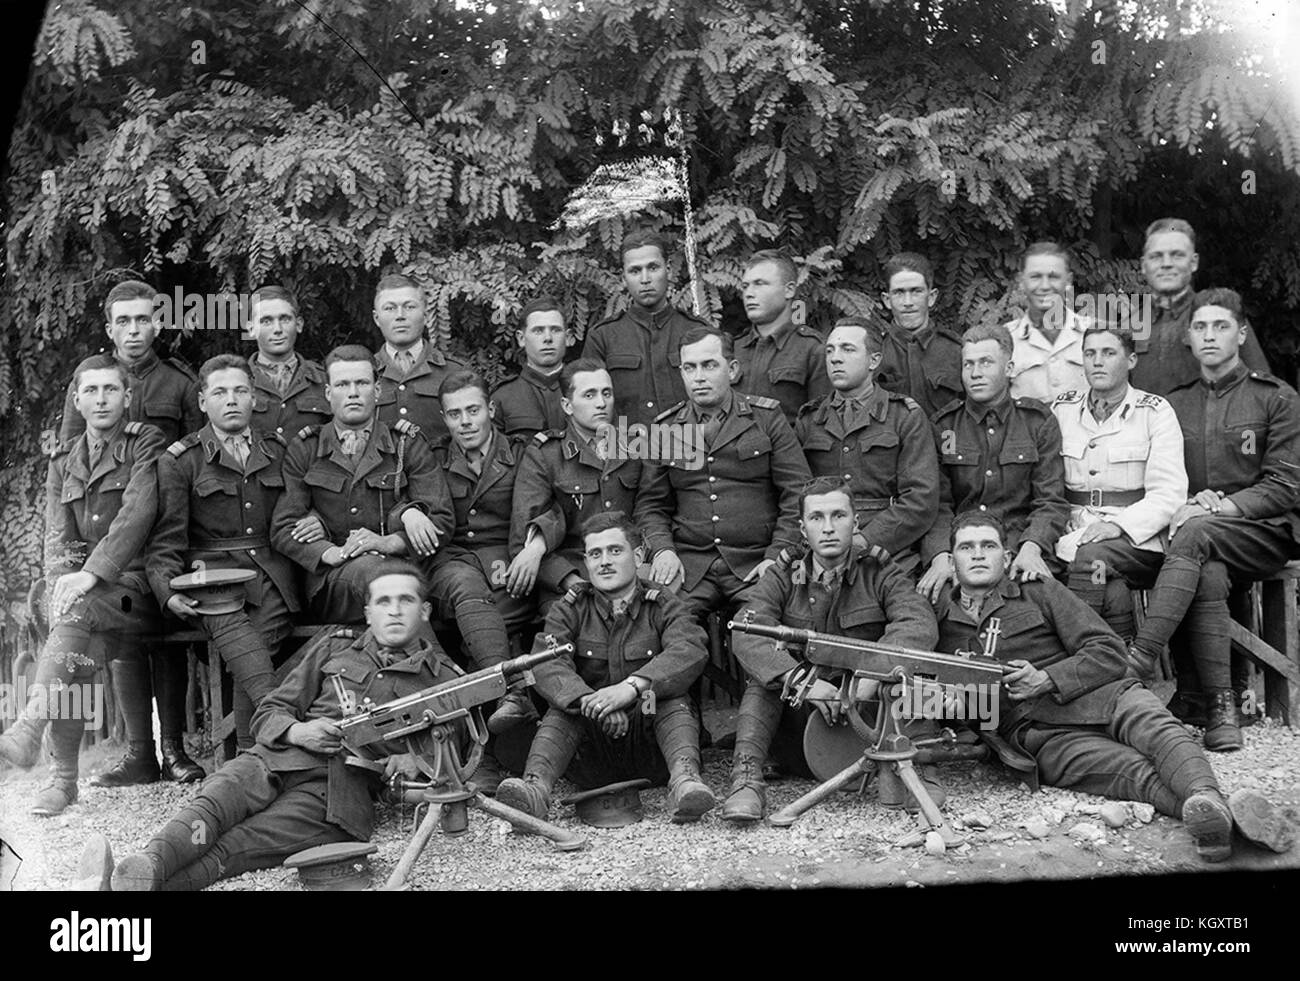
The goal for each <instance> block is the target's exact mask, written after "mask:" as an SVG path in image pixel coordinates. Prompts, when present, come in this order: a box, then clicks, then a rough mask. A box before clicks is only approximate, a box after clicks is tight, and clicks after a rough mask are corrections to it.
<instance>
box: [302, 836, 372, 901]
mask: <svg viewBox="0 0 1300 981" xmlns="http://www.w3.org/2000/svg"><path fill="white" fill-rule="evenodd" d="M377 851H379V846H378V845H373V844H371V843H370V842H368V841H339V842H334V843H332V844H329V845H317V846H316V847H315V848H308V849H307V850H305V851H301V852H296V853H294V854H293V855H290V856H289V857H288V858H286V859H285V860H284V867H285V868H287V869H297V870H298V878H299V879H300V880H301V881H302V884H303V888H304V889H310V890H312V891H313V892H360V891H361V890H363V889H366V888H368V887H369V886H370V873H371V869H370V856H371V855H373V854H374V853H375V852H377Z"/></svg>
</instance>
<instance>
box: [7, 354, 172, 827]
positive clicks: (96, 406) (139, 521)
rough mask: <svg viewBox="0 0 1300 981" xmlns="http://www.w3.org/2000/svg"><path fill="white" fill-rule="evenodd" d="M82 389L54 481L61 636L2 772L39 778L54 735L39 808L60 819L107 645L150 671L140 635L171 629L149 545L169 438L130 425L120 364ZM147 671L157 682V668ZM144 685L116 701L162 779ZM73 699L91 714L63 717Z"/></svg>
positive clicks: (140, 754) (52, 543)
mask: <svg viewBox="0 0 1300 981" xmlns="http://www.w3.org/2000/svg"><path fill="white" fill-rule="evenodd" d="M72 388H73V406H74V407H75V409H76V411H77V412H79V413H80V414H81V417H82V419H83V426H84V428H83V429H82V431H81V435H79V436H74V437H73V438H71V439H67V440H64V441H63V442H61V443H60V444H59V446H58V448H57V449H56V450H55V451H54V454H53V457H52V458H51V460H50V469H49V476H48V478H47V479H46V482H45V502H46V504H45V529H46V535H45V571H46V578H47V580H48V582H49V583H50V610H49V617H50V635H49V638H48V639H47V640H46V642H45V647H44V649H43V650H42V652H41V657H40V661H39V662H38V664H37V668H36V681H35V684H34V685H33V687H32V691H31V694H30V695H29V697H28V701H27V704H26V706H24V709H23V714H22V715H21V716H19V718H18V721H17V722H15V723H14V724H13V725H12V726H10V728H9V731H8V732H6V733H5V734H4V735H2V736H0V762H7V763H10V764H12V765H14V766H18V767H22V768H27V767H30V766H32V765H34V764H35V763H36V760H37V758H38V757H39V755H40V750H41V734H42V733H43V732H44V731H45V728H46V725H47V724H48V725H49V729H50V733H49V735H50V738H49V747H50V757H51V761H50V783H49V785H48V786H47V787H45V788H44V789H43V790H42V791H41V792H40V794H39V795H38V796H37V798H36V801H35V803H34V804H33V805H32V813H33V814H36V815H39V816H41V817H50V816H52V815H55V814H59V813H60V812H62V811H63V810H64V809H65V808H67V807H68V805H69V804H72V803H73V802H74V801H75V800H76V799H77V757H78V754H79V752H80V749H81V737H82V735H83V734H84V733H85V731H86V730H87V729H88V728H93V727H94V725H95V724H96V723H97V722H98V720H97V719H94V718H85V717H84V716H85V715H86V709H87V708H90V710H91V711H93V706H94V705H95V704H96V702H95V701H94V700H92V699H91V698H90V697H89V695H88V693H90V692H91V691H92V684H93V681H94V675H95V671H96V669H97V668H102V667H103V656H102V651H103V647H102V646H101V645H99V644H97V643H95V641H96V640H97V639H102V641H103V642H104V646H106V647H107V648H108V650H109V653H108V659H109V660H114V661H116V662H117V663H118V664H119V665H120V664H122V663H125V662H127V661H128V660H130V661H132V662H133V663H142V658H143V657H144V655H143V654H142V652H141V650H140V640H139V638H140V635H141V634H149V633H157V632H158V630H159V629H160V626H161V622H160V619H159V616H158V607H157V605H156V604H155V603H154V601H153V597H152V596H150V595H149V586H148V583H147V581H146V578H145V570H144V545H145V541H146V539H147V537H148V534H149V527H150V525H152V524H153V519H154V512H155V510H156V508H157V503H158V496H157V495H158V485H157V477H156V473H155V470H154V462H155V461H156V460H157V458H158V454H159V453H161V452H162V449H163V446H164V445H166V444H165V438H164V437H163V434H162V432H161V431H160V430H158V429H156V428H155V427H153V426H151V425H149V424H147V423H142V422H127V421H126V420H125V413H126V410H127V408H128V406H129V405H130V402H131V397H132V395H133V393H132V391H131V390H130V388H129V379H128V377H127V372H126V369H125V368H123V367H122V366H121V365H120V364H117V363H115V362H109V363H108V364H107V365H105V364H104V362H103V361H102V360H101V359H87V360H86V361H83V362H81V364H80V365H78V366H77V370H76V372H75V373H74V374H73V383H72ZM141 673H143V674H144V676H145V677H146V678H147V677H148V668H147V664H142V666H141ZM137 680H138V679H137V678H136V677H135V676H134V675H129V674H128V673H127V672H126V671H120V672H116V671H115V672H114V675H113V682H114V692H115V694H116V695H117V697H118V710H119V711H120V712H121V713H122V717H123V720H124V721H125V723H126V735H127V739H128V741H129V742H130V753H129V757H128V758H130V759H138V760H141V761H144V760H148V761H149V762H150V763H151V764H152V771H151V773H150V774H148V775H147V776H150V777H151V778H152V780H157V779H158V776H159V771H158V762H157V758H156V757H155V756H154V744H153V721H152V712H151V705H150V701H151V699H150V697H149V689H148V688H147V687H141V686H139V685H136V684H135V682H136V681H137ZM128 685H131V687H130V689H129V690H128V689H127V686H128ZM69 689H70V692H69V694H68V695H67V696H64V695H62V694H61V692H64V691H69ZM73 694H79V695H80V698H79V701H80V704H81V707H82V710H83V711H82V712H80V713H75V714H68V713H64V712H63V711H62V710H60V711H59V712H58V713H57V715H58V717H57V718H54V719H51V718H50V716H51V714H54V713H51V711H50V704H51V701H52V700H54V699H56V698H58V699H62V698H64V697H67V698H68V702H67V704H69V705H75V704H76V702H75V701H73V700H72V699H71V695H73ZM87 723H90V724H89V725H88V724H87ZM181 752H182V753H183V752H184V747H183V746H182V747H181ZM137 782H144V781H143V780H140V781H137ZM150 782H152V781H150Z"/></svg>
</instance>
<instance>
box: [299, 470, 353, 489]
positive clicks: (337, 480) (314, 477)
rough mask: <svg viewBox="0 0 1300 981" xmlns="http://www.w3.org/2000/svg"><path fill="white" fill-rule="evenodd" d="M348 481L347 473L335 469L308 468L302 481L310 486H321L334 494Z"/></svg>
mask: <svg viewBox="0 0 1300 981" xmlns="http://www.w3.org/2000/svg"><path fill="white" fill-rule="evenodd" d="M346 481H347V476H346V475H345V474H342V473H339V472H338V471H333V470H308V471H307V472H306V473H305V474H304V475H303V478H302V482H303V483H304V484H306V485H307V486H308V487H319V488H320V489H321V490H324V491H329V492H331V493H334V494H337V493H338V492H339V491H341V490H342V489H343V484H344V483H345V482H346Z"/></svg>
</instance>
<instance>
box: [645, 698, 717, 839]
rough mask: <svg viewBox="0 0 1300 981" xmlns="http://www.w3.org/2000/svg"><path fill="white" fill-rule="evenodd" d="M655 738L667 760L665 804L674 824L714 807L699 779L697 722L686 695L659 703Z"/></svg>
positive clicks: (683, 821) (708, 791) (698, 733)
mask: <svg viewBox="0 0 1300 981" xmlns="http://www.w3.org/2000/svg"><path fill="white" fill-rule="evenodd" d="M654 729H655V741H656V742H657V743H658V744H659V751H660V752H661V753H662V754H663V757H664V759H665V760H667V761H668V806H669V809H670V812H671V815H672V822H673V824H687V823H689V822H692V821H698V820H699V819H700V817H701V816H702V815H704V814H707V813H708V812H709V811H711V810H713V806H714V804H716V803H717V800H716V798H714V796H713V791H711V790H710V789H709V788H708V785H707V784H705V783H704V781H703V780H701V779H700V722H699V717H698V716H697V715H696V714H695V708H694V706H693V705H692V704H691V701H690V699H689V698H672V699H667V700H665V701H664V702H662V703H661V704H660V706H659V711H658V712H657V713H656V714H655V716H654Z"/></svg>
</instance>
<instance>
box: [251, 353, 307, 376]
mask: <svg viewBox="0 0 1300 981" xmlns="http://www.w3.org/2000/svg"><path fill="white" fill-rule="evenodd" d="M253 367H255V368H261V369H262V370H264V371H284V370H285V369H286V368H287V369H288V370H289V374H293V373H294V372H295V371H297V370H298V355H297V354H296V353H290V355H289V356H288V357H287V358H285V359H284V360H283V361H267V360H265V359H264V358H263V357H262V352H261V351H258V352H257V353H256V354H254V355H253Z"/></svg>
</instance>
